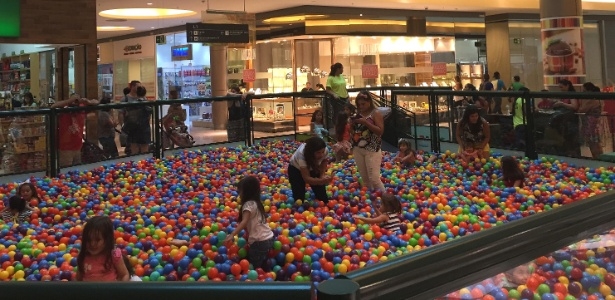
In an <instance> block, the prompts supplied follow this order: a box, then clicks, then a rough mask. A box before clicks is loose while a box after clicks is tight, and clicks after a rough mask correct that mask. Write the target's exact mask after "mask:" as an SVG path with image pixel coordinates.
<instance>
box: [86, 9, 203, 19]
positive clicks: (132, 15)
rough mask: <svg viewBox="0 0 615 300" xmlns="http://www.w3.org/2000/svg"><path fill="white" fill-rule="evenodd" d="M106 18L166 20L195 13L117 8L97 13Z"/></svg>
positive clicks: (174, 10) (183, 10) (178, 10)
mask: <svg viewBox="0 0 615 300" xmlns="http://www.w3.org/2000/svg"><path fill="white" fill-rule="evenodd" d="M98 14H99V15H100V16H101V17H106V18H118V17H121V18H126V19H136V20H145V19H167V18H181V17H188V16H193V15H196V12H195V11H191V10H185V9H172V8H117V9H109V10H103V11H101V12H100V13H98Z"/></svg>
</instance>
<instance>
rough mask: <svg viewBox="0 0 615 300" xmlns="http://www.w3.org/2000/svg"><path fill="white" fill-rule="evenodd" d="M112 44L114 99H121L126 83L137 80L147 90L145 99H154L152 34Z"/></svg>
mask: <svg viewBox="0 0 615 300" xmlns="http://www.w3.org/2000/svg"><path fill="white" fill-rule="evenodd" d="M112 44H113V66H112V73H113V79H112V80H113V88H112V93H113V98H114V99H115V100H116V101H118V100H121V99H122V98H123V97H124V94H123V90H124V88H125V87H127V86H128V83H130V81H132V80H138V81H140V82H141V85H142V86H143V87H145V89H146V90H147V96H146V97H147V99H150V100H154V99H156V98H157V93H156V80H157V79H156V40H155V38H154V36H146V37H140V38H134V39H128V40H120V41H116V42H113V43H112ZM102 50H103V48H102V47H101V51H102ZM101 55H102V53H101Z"/></svg>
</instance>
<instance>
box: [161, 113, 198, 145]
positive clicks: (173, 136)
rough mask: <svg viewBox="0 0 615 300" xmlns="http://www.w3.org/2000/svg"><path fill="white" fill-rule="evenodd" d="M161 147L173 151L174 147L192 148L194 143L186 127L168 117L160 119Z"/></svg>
mask: <svg viewBox="0 0 615 300" xmlns="http://www.w3.org/2000/svg"><path fill="white" fill-rule="evenodd" d="M162 129H163V130H162V147H163V148H164V149H173V148H174V145H177V146H178V147H180V148H186V147H192V146H193V145H194V143H195V141H194V138H193V137H192V135H190V134H189V133H188V126H186V125H184V124H183V123H182V122H178V121H177V120H176V118H174V117H171V116H169V115H167V116H165V117H164V118H163V119H162Z"/></svg>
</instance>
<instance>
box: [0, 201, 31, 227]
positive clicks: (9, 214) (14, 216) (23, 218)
mask: <svg viewBox="0 0 615 300" xmlns="http://www.w3.org/2000/svg"><path fill="white" fill-rule="evenodd" d="M31 214H32V211H31V210H29V209H28V207H27V203H26V201H25V200H24V199H23V198H21V197H19V196H13V197H11V198H9V205H8V207H6V208H5V209H4V210H3V211H2V213H1V215H2V220H3V221H4V222H7V223H8V222H13V223H14V224H19V223H23V222H27V221H29V220H30V215H31Z"/></svg>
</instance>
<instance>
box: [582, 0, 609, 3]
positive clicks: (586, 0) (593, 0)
mask: <svg viewBox="0 0 615 300" xmlns="http://www.w3.org/2000/svg"><path fill="white" fill-rule="evenodd" d="M583 2H596V3H615V0H583Z"/></svg>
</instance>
